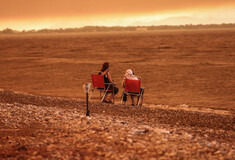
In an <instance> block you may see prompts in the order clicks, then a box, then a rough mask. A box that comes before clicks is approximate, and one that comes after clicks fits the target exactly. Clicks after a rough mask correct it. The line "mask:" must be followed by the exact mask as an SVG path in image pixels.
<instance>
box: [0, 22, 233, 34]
mask: <svg viewBox="0 0 235 160" xmlns="http://www.w3.org/2000/svg"><path fill="white" fill-rule="evenodd" d="M213 28H235V23H227V24H208V25H202V24H198V25H192V24H187V25H161V26H128V27H121V26H113V27H106V26H85V27H81V28H65V29H63V28H60V29H40V30H23V31H17V30H13V29H10V28H6V29H4V30H2V31H0V34H16V33H18V34H22V33H76V32H121V31H156V30H171V29H213Z"/></svg>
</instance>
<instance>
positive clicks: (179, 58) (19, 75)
mask: <svg viewBox="0 0 235 160" xmlns="http://www.w3.org/2000/svg"><path fill="white" fill-rule="evenodd" d="M234 39H235V30H234V29H230V30H222V29H221V30H193V31H192V30H191V31H190V30H185V31H159V32H133V33H131V32H123V33H120V32H119V33H93V34H83V33H80V34H49V35H48V34H45V35H37V34H36V35H11V36H4V35H1V36H0V68H1V70H0V87H1V88H3V89H5V90H10V91H20V92H26V93H32V94H38V95H49V96H56V97H69V98H84V92H83V89H82V85H83V84H84V83H86V82H91V78H90V72H91V71H92V70H100V69H101V65H102V64H103V62H105V61H108V62H110V65H111V68H110V72H111V74H112V77H113V79H114V80H115V82H116V83H117V85H118V87H119V88H120V93H119V94H118V99H119V100H120V97H121V92H122V88H121V82H122V78H123V75H124V73H125V70H126V69H128V68H132V69H133V70H134V72H135V74H136V75H139V76H141V77H142V79H143V85H142V86H143V87H145V88H146V92H145V103H147V104H157V105H159V104H161V105H169V106H176V105H183V104H185V105H188V106H195V107H206V108H208V107H210V108H219V109H221V108H224V109H233V108H234V106H235V100H234V97H235V86H234V84H235V83H234V79H235V66H234V62H235V42H234ZM97 97H98V94H97ZM119 100H118V101H119ZM118 101H116V102H118Z"/></svg>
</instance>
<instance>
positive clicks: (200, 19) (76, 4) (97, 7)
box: [0, 0, 235, 30]
mask: <svg viewBox="0 0 235 160" xmlns="http://www.w3.org/2000/svg"><path fill="white" fill-rule="evenodd" d="M221 23H235V2H234V1H233V0H224V1H220V0H214V1H212V0H209V1H202V0H199V1H197V2H195V1H192V0H189V1H186V2H185V1H183V0H175V1H172V0H167V1H162V0H147V1H146V0H145V1H143V0H137V1H136V0H135V1H132V0H128V1H124V0H120V1H109V0H101V1H99V2H97V1H94V0H89V1H83V0H70V1H69V2H67V1H65V0H57V1H54V0H50V1H46V0H42V1H40V2H39V1H38V2H35V1H30V0H25V1H17V0H9V1H5V2H1V6H0V30H2V29H5V28H12V29H15V30H30V29H36V30H37V29H43V28H48V29H56V28H71V27H83V26H90V25H94V26H117V25H118V26H132V25H147V26H148V25H184V24H221Z"/></svg>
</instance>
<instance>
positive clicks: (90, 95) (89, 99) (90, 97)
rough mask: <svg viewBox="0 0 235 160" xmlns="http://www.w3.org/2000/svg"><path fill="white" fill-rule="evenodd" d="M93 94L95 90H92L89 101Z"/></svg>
mask: <svg viewBox="0 0 235 160" xmlns="http://www.w3.org/2000/svg"><path fill="white" fill-rule="evenodd" d="M93 92H94V88H93V89H92V90H91V94H90V96H89V100H90V99H91V96H92V94H93Z"/></svg>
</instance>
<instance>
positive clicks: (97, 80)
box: [89, 73, 115, 103]
mask: <svg viewBox="0 0 235 160" xmlns="http://www.w3.org/2000/svg"><path fill="white" fill-rule="evenodd" d="M91 80H92V85H93V88H92V92H91V95H90V97H89V99H91V96H92V94H93V92H94V91H95V89H97V90H99V91H100V99H101V100H100V102H102V101H103V100H104V97H105V96H106V94H107V93H112V94H113V95H114V89H112V88H111V87H114V86H115V84H113V83H104V76H102V75H97V74H94V73H91ZM105 86H106V87H105ZM102 92H104V95H103V96H101V95H102V94H101V93H102ZM113 103H114V97H113Z"/></svg>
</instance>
